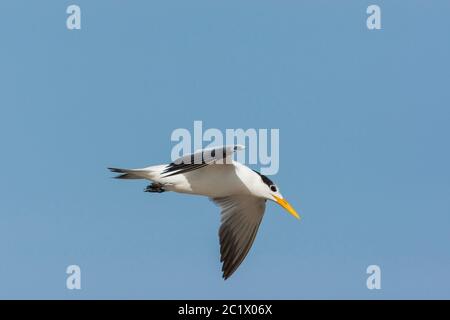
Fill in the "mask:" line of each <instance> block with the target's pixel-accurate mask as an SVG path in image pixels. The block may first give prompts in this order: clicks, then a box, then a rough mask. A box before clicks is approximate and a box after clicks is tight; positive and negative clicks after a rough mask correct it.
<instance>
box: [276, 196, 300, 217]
mask: <svg viewBox="0 0 450 320" xmlns="http://www.w3.org/2000/svg"><path fill="white" fill-rule="evenodd" d="M273 197H274V198H275V200H276V201H277V203H278V204H279V205H280V206H282V207H283V208H285V209H286V210H287V212H289V213H290V214H292V215H293V216H294V217H296V218H297V219H300V216H299V215H298V213H297V212H296V211H295V210H294V208H292V206H291V205H290V204H289V202H287V201H286V200H284V199H282V198H280V197H277V196H273Z"/></svg>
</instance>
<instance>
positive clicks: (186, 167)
mask: <svg viewBox="0 0 450 320" xmlns="http://www.w3.org/2000/svg"><path fill="white" fill-rule="evenodd" d="M243 148H244V147H243V146H240V145H235V146H222V147H217V148H208V149H203V150H200V151H197V152H195V153H192V154H188V155H186V156H183V157H181V158H178V159H177V160H175V161H174V162H172V163H170V164H168V165H167V167H166V168H165V169H164V171H163V172H162V173H161V174H162V175H164V177H169V176H173V175H175V174H180V173H186V172H189V171H192V170H197V169H200V168H202V167H204V166H207V165H209V164H213V163H223V164H228V163H231V156H232V154H233V153H234V152H235V151H237V150H242V149H243Z"/></svg>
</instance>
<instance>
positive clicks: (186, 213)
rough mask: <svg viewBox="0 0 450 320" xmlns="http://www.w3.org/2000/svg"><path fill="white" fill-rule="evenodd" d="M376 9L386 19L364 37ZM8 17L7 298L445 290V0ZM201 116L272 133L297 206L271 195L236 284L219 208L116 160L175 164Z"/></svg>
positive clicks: (448, 76) (449, 226)
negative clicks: (371, 270)
mask: <svg viewBox="0 0 450 320" xmlns="http://www.w3.org/2000/svg"><path fill="white" fill-rule="evenodd" d="M74 3H75V4H78V5H79V6H80V7H81V10H82V29H81V30H77V31H69V30H67V29H66V24H65V20H66V17H67V15H66V13H65V11H66V8H67V6H68V5H70V4H74ZM369 4H378V5H380V7H381V10H382V30H379V31H369V30H368V29H367V28H366V22H365V20H366V17H367V15H366V13H365V12H366V8H367V6H368V5H369ZM0 12H1V13H2V14H1V17H0V39H1V48H2V49H1V50H0V64H1V71H0V87H1V94H0V108H1V109H0V112H1V116H0V146H1V157H0V165H1V168H2V173H1V179H0V192H1V194H2V197H1V198H2V201H0V254H1V259H0V298H59V299H78V298H87V299H90V298H153V299H155V298H156V299H157V298H167V299H171V298H178V299H184V298H189V299H195V298H225V299H227V298H249V299H251V298H265V299H270V298H287V299H302V298H362V299H380V298H387V299H391V298H447V299H448V298H450V275H449V273H448V270H449V268H450V250H449V249H448V245H449V241H450V232H449V230H450V197H449V195H450V169H449V163H450V149H449V148H448V141H449V136H450V126H449V120H450V108H449V100H450V90H448V88H449V83H450V63H449V56H450V38H449V31H450V20H449V19H448V13H449V12H450V3H449V2H448V1H370V2H369V1H356V0H355V1H339V2H338V1H317V0H316V1H274V0H270V1H269V0H264V1H261V0H259V1H256V0H251V1H237V0H231V1H206V0H204V1H198V0H192V1H181V0H180V1H178V0H176V1H175V0H173V1H128V2H124V1H118V0H117V1H112V0H111V1H100V0H99V1H82V0H77V1H56V0H54V1H50V0H48V1H18V0H14V1H12V0H8V1H1V3H0ZM194 120H202V121H203V123H204V126H205V128H219V129H221V130H225V129H226V128H279V129H280V170H279V173H278V174H277V175H276V176H273V177H271V178H272V179H273V180H274V181H276V182H277V184H278V185H279V186H280V188H281V190H282V192H283V194H284V195H285V197H286V198H287V199H289V200H290V202H291V203H292V204H293V205H294V206H295V207H296V208H297V209H298V211H299V212H300V213H301V214H302V216H303V220H301V221H300V222H299V221H296V220H295V219H293V218H292V217H291V216H290V215H289V214H287V213H286V212H284V211H283V210H282V209H281V208H280V207H278V206H276V205H275V204H269V205H268V208H267V210H266V215H265V217H264V220H263V223H262V225H261V227H260V230H259V233H258V236H257V239H256V241H255V244H254V246H253V248H252V250H251V252H250V254H249V256H248V257H247V259H246V260H245V261H244V263H243V264H242V265H241V267H240V268H239V270H238V271H237V272H236V273H235V275H234V276H233V277H232V278H230V279H229V280H228V281H226V282H224V281H223V280H222V279H221V273H220V264H219V244H218V237H217V229H218V226H219V211H218V209H217V208H216V207H215V206H214V204H212V203H211V202H210V201H208V200H207V199H205V198H202V197H192V196H186V195H177V194H174V193H164V194H147V193H144V192H142V190H143V188H144V187H145V186H146V183H145V182H142V181H116V180H113V179H111V178H110V177H111V174H110V173H109V172H108V171H107V170H106V167H108V166H123V167H136V166H137V167H139V166H143V165H150V164H158V163H165V162H168V161H170V152H171V148H172V146H173V145H174V143H172V142H171V141H170V134H171V133H172V131H173V130H174V129H176V128H188V129H191V128H192V126H193V122H194ZM252 168H254V169H258V166H253V167H252ZM71 264H77V265H79V266H80V267H81V270H82V289H81V290H79V291H76V290H75V291H69V290H67V289H66V287H65V281H66V274H65V269H66V267H67V266H68V265H71ZM371 264H377V265H379V266H380V267H381V270H382V280H381V281H382V289H381V290H368V289H367V288H366V278H367V275H366V273H365V271H366V268H367V266H368V265H371Z"/></svg>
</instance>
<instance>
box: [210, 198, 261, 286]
mask: <svg viewBox="0 0 450 320" xmlns="http://www.w3.org/2000/svg"><path fill="white" fill-rule="evenodd" d="M212 201H214V202H215V203H216V204H217V205H219V206H220V207H221V208H222V213H221V226H220V229H219V238H220V261H221V262H222V263H223V264H222V272H223V278H224V279H225V280H226V279H228V278H229V277H230V276H231V275H232V274H233V273H234V272H235V271H236V269H237V268H238V267H239V265H240V264H241V263H242V261H243V260H244V259H245V257H246V256H247V254H248V252H249V250H250V248H251V246H252V244H253V241H254V240H255V237H256V233H257V232H258V228H259V225H260V223H261V220H262V217H263V215H264V210H265V207H266V201H265V200H264V199H261V198H256V197H252V196H242V195H235V196H228V197H220V198H213V199H212Z"/></svg>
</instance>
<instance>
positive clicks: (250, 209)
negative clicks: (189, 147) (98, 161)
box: [108, 145, 300, 280]
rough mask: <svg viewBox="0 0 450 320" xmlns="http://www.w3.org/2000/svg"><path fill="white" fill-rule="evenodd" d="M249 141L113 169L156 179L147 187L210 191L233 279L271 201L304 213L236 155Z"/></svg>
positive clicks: (226, 270)
mask: <svg viewBox="0 0 450 320" xmlns="http://www.w3.org/2000/svg"><path fill="white" fill-rule="evenodd" d="M244 148H245V147H244V146H243V145H224V146H218V147H212V148H205V149H201V150H198V151H196V152H194V153H192V154H187V155H185V156H182V157H180V158H178V159H176V160H175V161H173V162H171V163H169V164H162V165H154V166H149V167H144V168H139V169H121V168H108V169H109V170H110V171H111V172H114V173H117V174H118V175H116V176H115V177H114V178H117V179H145V180H149V181H151V184H150V185H148V186H147V187H146V188H145V189H144V191H145V192H150V193H162V192H166V191H173V192H178V193H185V194H192V195H201V196H206V197H208V198H209V199H210V200H212V201H213V202H214V203H215V204H216V205H217V206H219V207H220V208H221V219H220V228H219V242H220V262H221V263H222V277H223V279H224V280H227V279H228V278H229V277H230V276H231V275H232V274H233V273H234V272H235V271H236V270H237V268H238V267H239V266H240V265H241V263H242V261H243V260H244V259H245V257H246V256H247V254H248V252H249V250H250V248H251V246H252V244H253V242H254V240H255V237H256V233H257V231H258V228H259V225H260V223H261V221H262V218H263V215H264V211H265V208H266V202H267V200H269V201H273V202H275V203H277V204H279V205H280V206H281V207H283V208H284V209H286V210H287V211H288V212H289V213H290V214H291V215H293V216H294V217H295V218H297V219H300V216H299V215H298V213H297V212H296V211H295V209H294V208H293V207H292V206H291V205H290V204H289V202H288V201H286V200H285V199H284V197H283V196H282V195H281V193H280V190H279V189H278V186H277V185H276V184H275V183H274V182H273V181H272V180H270V179H269V178H268V177H267V176H265V175H263V174H261V173H259V172H257V171H255V170H252V169H250V168H249V167H248V166H246V165H245V164H242V163H240V162H238V161H235V160H234V159H233V155H234V153H236V152H237V151H240V150H243V149H244Z"/></svg>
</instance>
